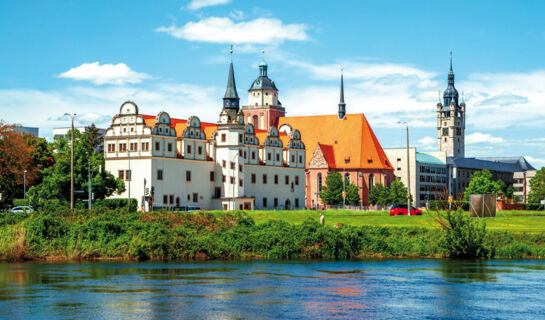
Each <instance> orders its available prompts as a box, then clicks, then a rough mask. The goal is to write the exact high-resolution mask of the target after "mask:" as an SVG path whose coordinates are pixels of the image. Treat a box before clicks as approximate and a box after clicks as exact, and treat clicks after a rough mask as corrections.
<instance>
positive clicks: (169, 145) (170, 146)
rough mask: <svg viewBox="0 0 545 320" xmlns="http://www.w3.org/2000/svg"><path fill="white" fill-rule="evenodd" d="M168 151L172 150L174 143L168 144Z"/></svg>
mask: <svg viewBox="0 0 545 320" xmlns="http://www.w3.org/2000/svg"><path fill="white" fill-rule="evenodd" d="M168 152H172V143H169V144H168Z"/></svg>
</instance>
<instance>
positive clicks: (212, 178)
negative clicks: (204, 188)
mask: <svg viewBox="0 0 545 320" xmlns="http://www.w3.org/2000/svg"><path fill="white" fill-rule="evenodd" d="M210 181H214V171H210Z"/></svg>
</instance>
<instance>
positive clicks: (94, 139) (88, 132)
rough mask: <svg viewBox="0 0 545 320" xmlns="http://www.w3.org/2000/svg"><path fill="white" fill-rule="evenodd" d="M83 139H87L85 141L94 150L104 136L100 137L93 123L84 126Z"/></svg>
mask: <svg viewBox="0 0 545 320" xmlns="http://www.w3.org/2000/svg"><path fill="white" fill-rule="evenodd" d="M84 139H86V140H87V141H86V142H87V144H88V145H89V147H90V148H92V149H93V150H96V148H97V147H98V146H99V145H100V144H101V143H102V141H103V139H104V138H103V137H102V135H101V134H100V132H99V131H98V129H97V127H96V126H95V124H94V123H93V124H91V125H90V126H88V127H86V128H85V135H84Z"/></svg>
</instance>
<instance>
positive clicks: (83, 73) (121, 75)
mask: <svg viewBox="0 0 545 320" xmlns="http://www.w3.org/2000/svg"><path fill="white" fill-rule="evenodd" d="M59 77H61V78H67V79H72V80H85V81H91V82H92V83H94V84H98V85H101V84H117V85H122V84H125V83H139V82H141V81H142V79H146V78H150V76H149V75H147V74H145V73H139V72H135V71H133V70H131V68H129V67H128V66H127V65H126V64H124V63H118V64H103V65H101V64H100V63H98V62H92V63H84V64H82V65H80V66H78V67H75V68H70V70H68V71H66V72H63V73H61V74H60V75H59Z"/></svg>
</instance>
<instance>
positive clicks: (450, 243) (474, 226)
mask: <svg viewBox="0 0 545 320" xmlns="http://www.w3.org/2000/svg"><path fill="white" fill-rule="evenodd" d="M444 219H445V220H446V224H445V229H444V231H443V236H442V238H441V242H440V246H441V247H442V248H444V249H445V251H446V252H447V254H448V255H449V256H450V257H451V258H463V259H474V258H482V257H487V256H488V250H487V249H486V248H485V246H484V241H485V237H486V224H485V222H484V221H483V219H478V218H473V217H471V215H470V214H469V213H468V212H464V211H461V210H457V211H450V212H446V213H445V214H444Z"/></svg>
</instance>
